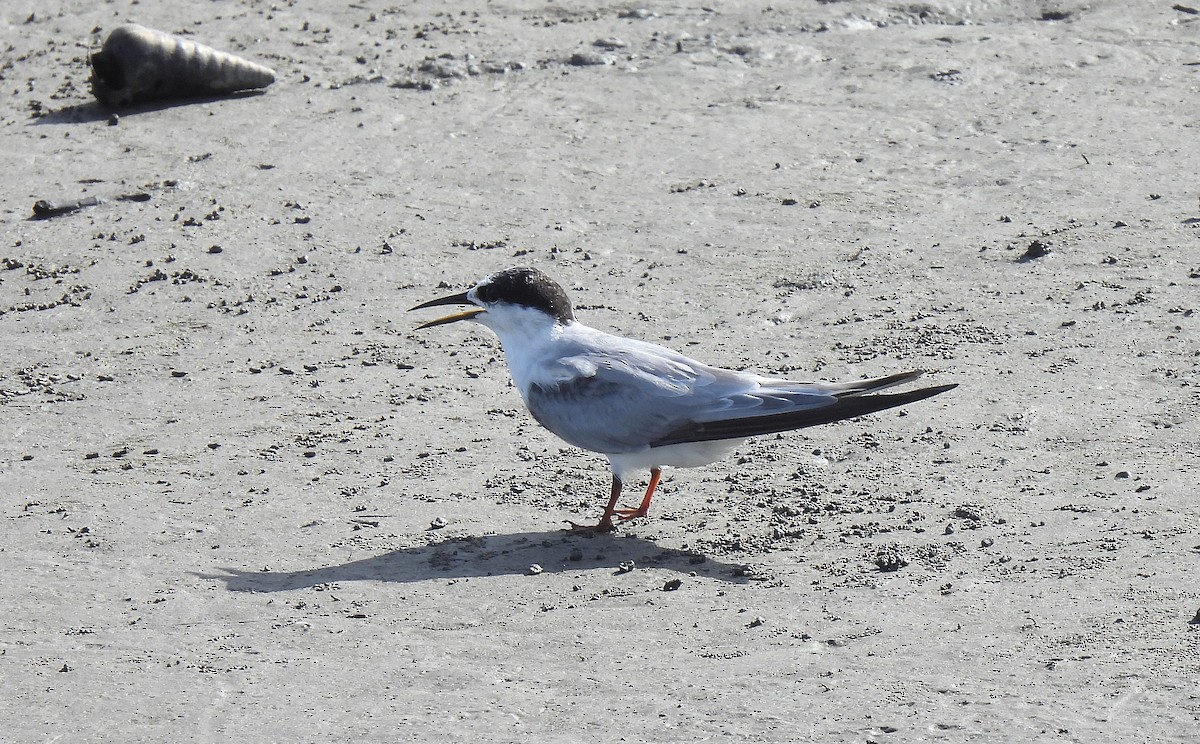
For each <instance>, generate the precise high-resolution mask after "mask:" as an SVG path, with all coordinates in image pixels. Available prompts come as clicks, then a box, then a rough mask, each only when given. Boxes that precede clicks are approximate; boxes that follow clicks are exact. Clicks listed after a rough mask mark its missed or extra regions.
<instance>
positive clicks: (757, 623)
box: [746, 617, 767, 628]
mask: <svg viewBox="0 0 1200 744" xmlns="http://www.w3.org/2000/svg"><path fill="white" fill-rule="evenodd" d="M766 623H767V621H766V620H763V619H762V618H761V617H755V618H754V619H753V620H751V621H750V622H749V623H747V624H746V627H747V628H761V627H762V626H763V625H766Z"/></svg>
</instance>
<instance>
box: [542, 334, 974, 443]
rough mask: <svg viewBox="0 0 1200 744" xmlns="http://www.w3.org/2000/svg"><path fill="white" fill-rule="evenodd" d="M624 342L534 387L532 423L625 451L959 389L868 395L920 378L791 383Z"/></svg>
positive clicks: (796, 424)
mask: <svg viewBox="0 0 1200 744" xmlns="http://www.w3.org/2000/svg"><path fill="white" fill-rule="evenodd" d="M621 341H623V342H625V343H624V344H622V346H621V348H620V349H619V350H614V349H612V348H611V347H610V348H607V349H605V350H604V351H597V350H591V351H587V352H583V353H580V354H579V355H577V356H575V357H572V358H570V359H568V360H564V361H565V364H566V365H567V366H569V367H571V368H573V369H576V370H579V372H578V373H577V374H574V375H571V376H568V377H566V378H565V379H562V380H559V381H557V382H555V383H554V384H542V385H539V384H534V385H531V386H530V388H529V390H528V391H527V394H526V401H525V402H526V404H527V405H528V407H529V410H530V412H531V413H532V414H533V417H534V418H535V419H537V421H538V422H539V423H541V424H542V425H543V426H545V427H546V428H547V429H549V430H550V431H552V432H554V433H555V434H557V435H558V436H559V437H561V438H562V439H564V440H566V441H567V442H568V443H570V444H573V445H575V446H577V447H582V448H584V449H588V450H592V451H594V452H602V453H606V454H617V453H628V452H638V451H643V450H646V449H649V448H651V447H660V446H666V445H670V444H681V443H686V442H699V441H714V440H722V439H743V438H746V437H750V436H756V435H759V434H768V433H774V432H780V431H788V430H791V429H799V428H803V427H806V426H815V425H817V424H823V423H829V422H832V421H838V420H841V419H844V418H852V417H855V416H861V415H864V414H866V413H872V412H875V411H879V410H883V409H885V408H890V407H893V406H897V405H904V404H905V403H910V402H913V401H915V400H920V399H921V398H925V397H929V396H931V395H936V394H938V393H940V392H945V390H948V389H950V388H952V387H954V386H953V385H950V386H941V387H937V388H924V389H922V390H918V391H913V392H911V393H901V394H898V395H865V393H869V392H873V391H876V390H880V389H882V388H885V387H889V386H892V385H898V384H901V383H904V382H908V381H910V380H913V379H915V378H916V377H919V376H920V375H921V372H920V371H916V372H906V373H902V374H898V375H892V376H890V377H883V378H877V379H873V380H859V381H855V382H848V383H801V382H791V381H787V380H775V379H769V378H765V377H760V376H758V375H752V374H747V373H742V372H735V371H732V370H726V369H721V368H719V367H711V366H708V365H705V364H702V363H700V362H697V361H695V360H693V359H689V358H688V357H685V356H683V355H681V354H677V353H675V352H673V351H670V350H668V349H665V348H663V347H659V346H655V345H653V344H643V343H640V342H635V343H630V342H629V340H628V339H621Z"/></svg>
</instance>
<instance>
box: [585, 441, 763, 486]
mask: <svg viewBox="0 0 1200 744" xmlns="http://www.w3.org/2000/svg"><path fill="white" fill-rule="evenodd" d="M744 441H746V440H745V439H722V440H719V441H715V442H686V443H684V444H670V445H667V446H666V447H654V448H652V449H649V450H646V451H645V452H630V453H628V454H620V455H609V456H608V461H609V462H610V463H611V464H612V471H613V473H614V474H615V475H616V476H617V477H618V478H620V479H621V480H622V481H628V480H629V479H630V478H632V477H634V476H636V475H638V474H640V473H643V472H645V471H648V470H650V469H651V468H662V467H676V468H697V467H700V466H701V465H708V464H710V463H713V462H716V461H717V460H720V459H721V458H723V457H725V456H726V455H728V454H729V453H730V452H732V451H733V450H734V449H735V448H736V447H737V446H738V445H739V444H741V443H742V442H744Z"/></svg>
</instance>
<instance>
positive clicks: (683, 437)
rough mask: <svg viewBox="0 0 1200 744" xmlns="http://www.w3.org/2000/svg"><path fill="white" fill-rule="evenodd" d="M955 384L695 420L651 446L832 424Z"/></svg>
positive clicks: (735, 437) (771, 432)
mask: <svg viewBox="0 0 1200 744" xmlns="http://www.w3.org/2000/svg"><path fill="white" fill-rule="evenodd" d="M956 387H958V384H957V383H952V384H949V385H934V386H932V387H927V388H921V389H919V390H910V391H908V392H904V393H888V394H879V395H846V396H844V397H840V398H838V399H837V401H836V402H835V403H831V404H830V405H827V406H823V407H821V408H809V409H805V410H802V411H791V412H789V413H779V414H775V415H770V416H750V417H746V418H737V419H727V420H724V421H707V422H694V423H691V424H688V425H686V426H683V427H680V428H679V429H676V430H675V431H673V432H671V433H669V434H667V435H666V436H665V437H663V438H662V439H660V440H659V441H656V442H652V443H651V445H650V446H651V447H662V446H665V445H669V444H683V443H686V442H712V441H719V440H722V439H745V438H746V437H756V436H761V435H763V434H777V433H779V432H784V431H792V430H794V429H805V428H808V427H810V426H820V425H821V424H832V423H833V422H835V421H842V420H844V419H852V418H858V417H859V416H866V415H867V414H870V413H878V412H879V411H886V410H887V409H889V408H896V407H897V406H904V405H908V404H909V403H916V402H917V401H919V400H925V399H926V398H932V397H933V396H935V395H940V394H942V393H945V392H947V391H950V390H953V389H954V388H956Z"/></svg>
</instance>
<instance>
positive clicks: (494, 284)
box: [410, 267, 575, 333]
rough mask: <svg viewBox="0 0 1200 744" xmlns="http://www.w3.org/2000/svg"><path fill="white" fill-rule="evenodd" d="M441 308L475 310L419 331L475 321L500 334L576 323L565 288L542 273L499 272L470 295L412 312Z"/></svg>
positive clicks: (435, 302) (523, 270)
mask: <svg viewBox="0 0 1200 744" xmlns="http://www.w3.org/2000/svg"><path fill="white" fill-rule="evenodd" d="M438 305H471V306H472V307H470V308H468V309H466V310H463V311H461V312H457V313H454V314H452V315H447V316H445V317H442V318H438V319H436V320H431V321H429V322H428V323H422V324H421V325H419V326H417V329H418V330H420V329H421V328H431V327H433V326H439V325H445V324H447V323H455V322H457V321H460V320H473V321H475V322H477V323H481V324H483V325H485V326H487V327H488V328H491V329H492V330H493V331H496V332H497V333H499V332H501V331H502V330H507V329H509V328H511V327H513V326H515V325H517V324H519V323H528V322H552V323H554V324H556V325H567V324H568V323H571V322H572V321H574V320H575V312H574V311H573V310H572V309H571V300H570V299H568V298H567V293H566V292H565V291H563V288H562V287H560V286H559V285H558V284H557V283H556V282H555V281H554V280H553V279H551V278H550V277H548V276H546V274H545V273H543V272H541V271H539V270H538V269H530V268H523V267H517V268H512V269H506V270H504V271H498V272H496V273H495V274H492V275H490V276H488V277H487V278H485V279H484V280H483V281H481V282H479V283H478V284H476V285H475V286H474V287H472V288H471V289H468V290H467V291H466V292H460V293H458V294H454V295H449V296H447V297H440V298H438V299H436V300H430V301H429V302H423V303H421V304H420V305H417V306H416V307H414V308H411V310H421V309H423V308H427V307H436V306H438ZM411 310H410V312H411ZM543 319H544V321H543Z"/></svg>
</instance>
